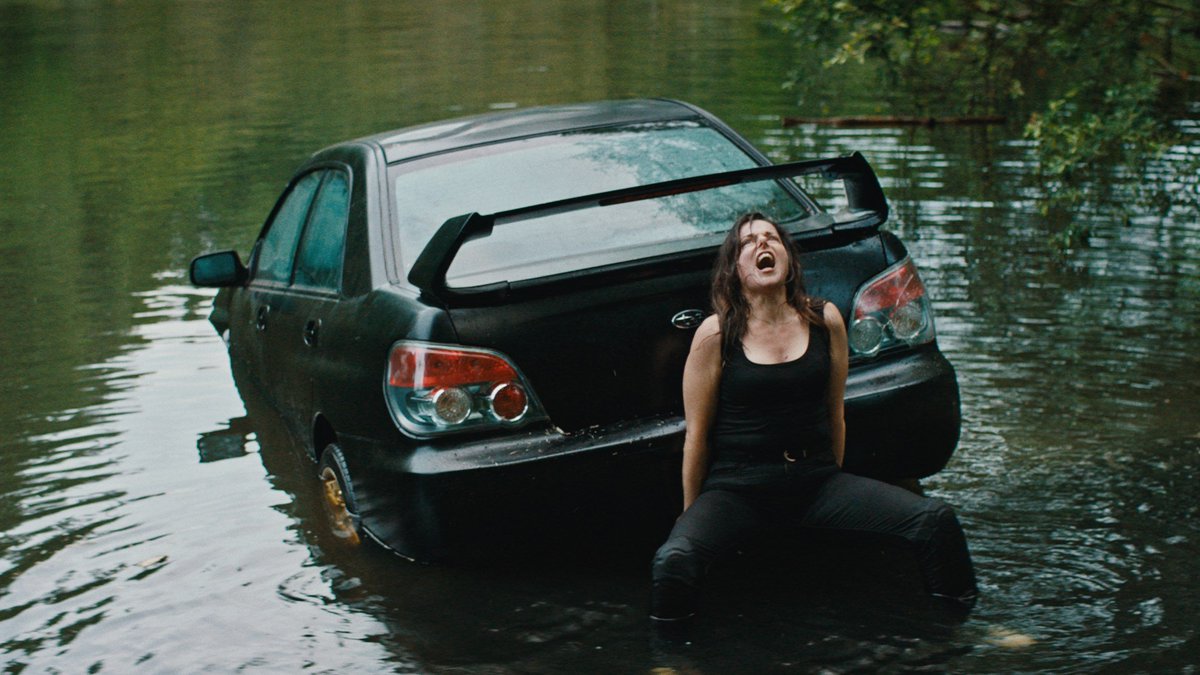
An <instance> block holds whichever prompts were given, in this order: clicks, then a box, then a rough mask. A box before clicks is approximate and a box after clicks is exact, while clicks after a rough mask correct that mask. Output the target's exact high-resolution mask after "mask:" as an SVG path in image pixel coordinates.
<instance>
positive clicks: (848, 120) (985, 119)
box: [783, 115, 1008, 127]
mask: <svg viewBox="0 0 1200 675" xmlns="http://www.w3.org/2000/svg"><path fill="white" fill-rule="evenodd" d="M1007 121H1008V120H1007V118H1005V117H1003V116H1001V115H975V116H967V117H910V116H906V115H863V116H857V117H854V116H852V117H784V118H783V126H785V127H794V126H798V125H801V124H816V125H818V126H827V127H935V126H940V125H948V126H962V125H970V124H1004V123H1005V122H1007Z"/></svg>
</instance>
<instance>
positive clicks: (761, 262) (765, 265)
mask: <svg viewBox="0 0 1200 675" xmlns="http://www.w3.org/2000/svg"><path fill="white" fill-rule="evenodd" d="M754 264H755V266H757V267H758V269H760V270H770V269H775V256H774V255H773V254H772V253H771V252H770V251H763V252H762V253H759V254H758V258H756V259H755V261H754Z"/></svg>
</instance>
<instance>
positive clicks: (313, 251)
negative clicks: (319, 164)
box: [294, 171, 350, 291]
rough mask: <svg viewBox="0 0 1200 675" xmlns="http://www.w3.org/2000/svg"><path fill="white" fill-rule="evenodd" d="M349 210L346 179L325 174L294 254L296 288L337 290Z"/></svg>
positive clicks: (339, 175)
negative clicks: (298, 246)
mask: <svg viewBox="0 0 1200 675" xmlns="http://www.w3.org/2000/svg"><path fill="white" fill-rule="evenodd" d="M349 210H350V180H349V178H348V177H347V176H346V174H345V173H343V172H341V171H329V172H327V177H326V179H325V182H324V183H322V184H321V191H320V193H318V194H317V200H316V202H314V204H313V208H312V214H311V215H310V216H309V218H308V227H307V228H305V230H304V237H303V239H301V241H300V250H299V252H297V253H296V274H295V279H294V283H295V284H296V285H297V286H306V287H310V288H321V289H329V290H334V291H336V290H338V289H339V287H340V286H341V280H342V252H343V250H344V249H345V244H346V218H347V215H348V214H349Z"/></svg>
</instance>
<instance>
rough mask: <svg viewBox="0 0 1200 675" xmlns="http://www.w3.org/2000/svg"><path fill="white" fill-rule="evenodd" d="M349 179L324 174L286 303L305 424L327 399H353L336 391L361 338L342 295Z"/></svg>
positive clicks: (332, 171) (298, 399)
mask: <svg viewBox="0 0 1200 675" xmlns="http://www.w3.org/2000/svg"><path fill="white" fill-rule="evenodd" d="M350 181H351V176H350V173H349V172H348V170H344V169H330V170H327V171H325V172H324V177H323V179H322V181H321V187H320V190H319V191H318V193H317V196H316V199H314V201H313V205H312V209H311V210H310V212H309V217H308V223H307V225H306V226H305V228H304V234H303V235H302V237H301V239H300V245H299V247H298V248H297V251H296V260H295V265H294V269H293V272H292V286H291V289H290V295H291V296H292V302H290V303H288V304H287V311H288V312H289V316H287V317H286V321H287V325H288V326H289V327H290V328H289V329H292V330H295V331H297V336H296V337H297V340H294V341H293V342H294V343H295V345H296V347H295V352H294V357H293V359H292V362H291V369H292V371H293V373H292V378H293V381H294V382H295V387H296V392H295V394H294V397H293V398H294V401H295V403H294V404H295V406H296V408H297V410H298V411H300V416H299V419H301V420H303V422H304V423H305V424H306V425H307V424H311V422H312V418H313V416H314V415H315V414H316V412H317V410H318V409H321V408H322V404H321V403H320V402H321V401H322V400H323V399H322V397H323V396H325V397H337V396H347V395H348V392H345V391H338V390H337V389H338V387H339V384H338V383H339V382H342V381H343V380H344V379H345V378H344V374H345V368H344V361H345V359H346V352H347V349H346V346H347V345H346V343H347V342H348V341H353V340H354V338H355V336H356V335H357V326H356V325H355V323H354V321H353V318H352V317H351V315H352V314H353V307H349V306H347V305H353V304H354V303H353V301H347V300H346V299H345V297H344V294H343V292H342V279H343V270H344V266H345V264H346V262H345V250H346V227H347V222H348V216H349V209H350ZM306 430H307V429H306ZM304 438H306V439H307V438H308V435H307V434H306V435H305V436H304ZM312 449H313V450H314V451H318V452H319V451H320V450H321V448H312Z"/></svg>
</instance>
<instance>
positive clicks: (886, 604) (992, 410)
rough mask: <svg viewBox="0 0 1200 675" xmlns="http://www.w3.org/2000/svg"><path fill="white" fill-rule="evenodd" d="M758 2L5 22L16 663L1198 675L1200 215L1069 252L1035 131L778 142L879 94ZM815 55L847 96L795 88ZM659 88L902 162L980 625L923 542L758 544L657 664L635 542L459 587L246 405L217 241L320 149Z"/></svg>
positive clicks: (893, 170)
mask: <svg viewBox="0 0 1200 675" xmlns="http://www.w3.org/2000/svg"><path fill="white" fill-rule="evenodd" d="M717 5H720V6H719V7H718V6H717ZM767 16H768V15H767V14H766V13H765V12H764V10H763V9H762V8H761V6H760V4H759V2H757V0H742V1H739V2H730V3H707V2H702V1H701V0H665V1H656V0H613V1H611V2H600V1H595V2H593V1H591V0H584V1H582V2H580V1H577V0H545V1H541V2H531V1H527V0H517V1H515V2H514V1H508V2H492V1H482V2H477V3H469V4H466V5H459V4H458V3H445V4H444V5H443V4H441V3H416V2H400V3H394V2H367V3H356V4H353V5H350V4H346V5H343V4H341V3H318V2H307V1H303V2H294V3H288V4H287V6H286V9H285V8H284V7H283V6H282V5H279V4H276V3H267V2H259V1H251V2H245V1H243V0H211V1H209V2H203V3H200V2H157V1H151V0H126V1H123V2H109V1H96V2H78V3H76V2H56V1H54V0H30V1H28V2H21V1H13V0H0V65H2V68H0V148H2V150H0V153H2V157H3V161H2V162H0V259H2V261H3V262H2V264H0V317H3V327H4V329H3V333H2V334H0V449H2V451H0V462H2V468H0V662H2V663H4V664H5V666H6V669H7V670H10V671H21V670H27V672H45V671H50V672H84V671H87V672H114V673H122V672H131V671H134V670H144V671H149V672H192V671H200V670H214V671H231V670H247V671H251V672H300V671H309V672H380V671H385V672H386V671H399V672H488V673H506V672H563V671H602V672H603V671H608V672H650V671H653V670H654V669H656V668H674V669H677V670H680V671H687V672H706V673H707V672H712V673H723V672H736V671H745V672H758V671H799V672H806V671H812V670H823V671H827V672H850V671H878V670H884V671H901V670H932V671H959V672H961V671H977V672H1011V671H1072V672H1074V671H1118V672H1129V671H1185V672H1189V671H1194V670H1195V669H1196V664H1197V662H1200V659H1198V658H1197V656H1196V655H1197V654H1200V638H1198V627H1200V586H1198V585H1197V584H1196V583H1195V582H1194V581H1193V573H1194V571H1195V569H1196V560H1197V559H1200V513H1198V510H1200V507H1198V506H1197V504H1200V415H1198V414H1197V413H1198V412H1200V406H1198V405H1197V403H1198V402H1200V384H1198V383H1200V355H1198V350H1197V347H1198V346H1200V226H1198V225H1197V223H1196V222H1194V221H1193V220H1192V219H1190V218H1189V217H1184V216H1183V215H1181V214H1177V217H1175V218H1168V219H1165V220H1163V219H1160V218H1157V217H1150V216H1146V217H1135V218H1134V219H1133V220H1132V221H1131V222H1129V223H1128V224H1126V223H1118V222H1114V221H1112V220H1109V219H1105V217H1104V216H1103V215H1100V214H1096V215H1093V216H1089V218H1091V222H1092V224H1093V236H1092V240H1091V246H1090V247H1088V248H1086V249H1082V250H1078V251H1074V252H1071V253H1069V254H1066V255H1063V254H1061V253H1059V252H1057V251H1055V250H1054V249H1053V248H1051V247H1048V246H1047V245H1046V244H1045V239H1046V237H1047V235H1046V231H1045V226H1044V223H1043V221H1042V220H1041V218H1040V216H1038V215H1037V210H1036V205H1035V204H1034V202H1033V201H1032V196H1031V193H1030V192H1029V190H1028V178H1029V175H1030V172H1031V165H1030V162H1029V154H1028V153H1029V150H1030V149H1029V148H1028V147H1027V146H1026V145H1025V144H1024V143H1023V142H1022V141H1020V140H1019V138H1020V125H1019V121H1018V122H1017V123H1014V124H1013V125H1012V126H1008V127H1003V126H1002V127H990V128H979V127H976V128H945V127H943V128H937V129H932V130H931V129H904V130H896V129H883V130H880V129H872V130H866V131H864V130H848V129H829V128H819V127H815V126H801V127H795V128H783V126H782V125H781V123H780V121H781V118H782V117H783V116H786V115H810V116H812V115H820V114H827V113H835V114H836V113H843V114H848V113H860V112H872V111H876V110H882V111H886V108H881V106H882V105H883V104H882V102H881V101H882V99H879V100H876V99H873V98H872V97H871V96H870V95H869V94H870V93H871V91H872V90H871V89H869V88H865V87H859V86H856V84H855V82H854V81H842V80H840V79H839V78H838V77H835V76H831V75H830V74H828V73H824V72H821V71H819V69H817V67H816V65H815V64H814V63H813V62H812V60H811V58H809V57H808V56H807V55H806V54H805V53H804V51H803V50H802V49H798V48H797V47H795V46H794V45H791V44H790V43H789V42H788V40H787V38H786V36H784V35H783V34H781V33H780V32H778V31H777V30H775V29H774V28H773V27H772V26H771V25H770V23H769V22H768V21H767V20H766V17H767ZM796 72H800V73H805V74H806V77H807V76H808V75H807V74H811V78H812V81H818V82H822V83H824V85H825V87H826V89H827V91H826V94H825V95H824V96H823V97H815V96H814V94H813V93H812V88H809V89H807V90H805V91H806V93H805V94H804V105H803V106H798V105H797V98H798V96H799V93H798V91H799V90H796V89H785V88H784V87H783V86H782V85H783V83H784V82H786V81H788V80H789V78H791V77H792V75H793V74H794V73H796ZM631 96H669V97H675V98H682V99H685V100H689V101H692V102H694V103H697V104H699V105H701V106H704V107H706V108H708V109H710V110H712V111H713V112H715V113H716V114H718V115H719V116H721V117H723V118H724V119H726V120H727V121H729V122H730V123H731V124H732V125H733V126H734V127H735V128H737V129H739V130H740V131H742V132H743V133H745V134H746V135H748V136H749V137H750V138H751V139H752V140H753V141H754V142H755V143H757V144H758V145H759V146H760V147H763V148H765V149H767V150H768V152H769V154H770V155H771V156H772V157H773V158H774V159H775V160H776V161H784V160H789V159H799V158H804V157H811V156H815V155H825V154H842V153H845V152H849V151H852V150H860V151H862V152H863V153H864V154H865V155H867V157H868V159H869V160H870V161H871V162H872V164H873V165H874V166H875V167H876V169H877V171H878V172H879V173H880V174H881V178H882V180H883V182H884V186H885V189H887V190H888V193H889V195H890V197H891V199H892V205H893V213H894V214H895V222H894V223H892V224H891V227H892V228H893V229H895V230H896V231H897V232H899V233H900V234H901V236H902V237H903V238H904V240H905V241H906V242H907V244H908V245H909V248H910V251H911V253H912V255H913V257H914V259H915V260H916V261H917V263H918V265H919V266H920V268H921V270H922V274H923V276H924V279H925V282H926V284H927V286H928V287H929V288H930V290H931V292H932V294H933V296H934V298H935V299H936V303H935V309H936V311H937V316H938V331H939V340H940V343H941V346H942V349H943V351H944V352H945V353H946V354H947V356H948V357H949V358H950V360H951V361H952V362H953V363H954V365H955V366H956V367H957V369H958V375H959V383H960V386H961V388H962V398H963V400H962V411H963V417H964V428H963V436H962V441H961V444H960V446H959V449H958V451H957V454H956V455H955V457H954V458H953V459H952V461H951V463H950V465H949V466H948V467H947V468H946V470H944V471H943V472H941V473H939V474H938V475H936V476H934V477H932V478H929V479H927V480H925V481H924V482H923V484H924V488H925V490H926V491H927V493H929V494H931V495H934V496H937V497H939V498H942V499H944V500H946V501H948V502H949V503H951V504H952V505H954V506H955V507H956V509H957V510H958V513H959V515H960V517H961V519H962V522H963V525H964V527H965V529H966V532H967V534H968V538H969V541H970V544H971V547H972V552H973V555H974V559H975V563H976V566H977V572H978V574H979V577H980V583H981V586H982V592H983V595H982V599H981V601H980V603H979V605H978V606H977V608H976V610H975V611H974V613H972V614H971V615H970V617H969V618H968V619H967V620H966V621H965V622H961V623H960V622H958V621H956V620H954V619H953V618H952V617H948V616H946V615H945V614H944V613H942V612H941V611H939V610H938V608H936V607H933V606H931V605H929V604H928V601H926V600H925V598H924V597H923V596H922V594H921V593H920V589H919V584H918V582H917V581H916V577H915V575H914V573H913V570H912V569H911V563H909V562H908V561H907V560H906V559H905V558H904V556H901V555H897V554H895V553H894V552H887V551H876V550H873V549H867V550H856V551H823V552H812V551H807V552H806V551H785V552H783V553H780V554H778V555H764V554H749V555H748V557H747V559H746V560H737V561H732V562H731V563H730V564H729V566H728V567H727V568H726V569H724V570H723V571H722V573H721V574H719V581H720V583H719V584H718V585H717V587H716V588H715V589H714V590H713V592H712V593H711V594H710V595H709V597H708V599H707V605H706V613H705V615H704V617H703V618H702V619H701V621H700V622H699V625H697V626H696V631H695V633H694V636H693V638H694V639H693V642H692V644H690V645H676V646H671V645H662V644H660V643H658V642H656V641H654V640H652V639H651V636H650V634H649V632H648V626H647V621H646V617H645V614H646V609H647V596H648V590H649V588H648V587H649V564H648V556H649V553H650V552H649V551H646V550H643V549H641V548H639V547H637V546H629V547H620V546H617V547H613V548H611V549H605V550H604V551H599V552H596V553H594V554H589V555H586V556H579V557H576V558H575V559H568V560H554V561H548V560H540V559H539V560H527V561H517V562H513V561H496V563H495V564H494V565H486V564H479V565H472V566H467V567H452V566H448V567H430V566H419V565H412V564H409V563H406V562H404V561H403V560H401V559H399V558H396V557H393V556H391V555H389V554H387V553H385V552H383V551H381V550H379V549H377V548H373V547H370V546H368V547H365V548H363V549H359V550H348V549H346V548H344V547H342V546H340V545H339V542H338V541H337V540H335V539H333V538H332V537H331V536H328V535H327V534H325V531H324V530H323V521H322V518H321V513H320V509H319V504H318V502H317V493H316V483H315V480H314V479H313V475H312V474H313V473H314V469H313V467H312V466H311V465H310V464H307V463H305V462H304V461H301V460H300V459H299V455H298V452H297V449H296V447H295V446H294V444H293V442H292V440H291V439H290V438H289V436H288V435H287V434H286V433H285V432H284V431H283V430H282V429H281V428H280V425H279V422H278V421H277V420H275V419H274V418H273V417H272V415H271V414H270V409H269V408H267V407H266V406H264V405H263V404H262V403H261V402H260V401H258V400H257V399H256V398H255V397H254V395H253V394H252V393H247V392H241V393H240V392H239V391H238V389H237V388H236V387H235V385H234V381H233V379H232V376H231V372H230V365H229V362H228V358H227V356H226V353H225V349H224V346H223V345H222V343H221V341H220V340H219V339H218V338H217V336H216V335H215V334H214V333H213V331H212V330H211V327H210V326H209V325H208V323H207V313H208V310H209V307H210V303H211V293H209V292H207V291H202V290H197V289H194V288H191V287H190V286H189V285H188V284H187V283H186V277H185V268H186V265H187V263H188V261H189V260H190V258H191V257H192V256H193V255H195V254H197V253H200V252H204V251H209V250H216V249H220V248H238V249H240V250H241V251H242V253H243V255H244V254H245V253H246V251H247V249H248V247H249V245H250V243H251V242H252V240H253V237H254V235H255V234H256V232H257V230H258V228H259V227H260V225H261V223H262V220H263V218H264V217H265V215H266V213H267V211H268V209H269V208H270V207H271V205H272V203H273V201H274V198H275V196H276V194H277V192H278V191H279V190H280V188H281V187H282V186H283V184H284V182H285V181H286V180H287V179H288V178H289V177H290V172H291V170H292V169H293V168H294V167H296V166H297V165H298V164H299V163H300V162H301V161H302V159H303V158H304V157H305V155H306V154H307V153H308V152H311V151H312V150H314V149H316V148H319V147H322V146H324V145H328V144H330V143H333V142H336V141H338V140H342V139H345V138H350V137H354V136H359V135H365V134H368V133H371V132H375V131H380V130H384V129H389V128H396V127H400V126H405V125H408V124H413V123H418V122H424V121H430V120H436V119H441V118H445V117H449V116H455V115H460V114H469V113H476V112H484V111H488V110H492V109H507V108H511V107H517V106H529V105H537V104H546V103H558V102H569V101H578V100H592V99H608V98H625V97H631ZM1192 113H1193V115H1194V116H1196V117H1198V118H1200V108H1197V107H1193V109H1192ZM1181 124H1186V122H1181ZM1189 128H1193V129H1194V127H1189ZM1194 130H1196V129H1194ZM1196 131H1197V133H1200V130H1196ZM1198 149H1200V138H1198V139H1197V142H1196V143H1194V144H1192V146H1191V151H1192V152H1196V151H1198ZM1186 152H1188V148H1183V147H1181V148H1175V149H1173V151H1172V153H1173V156H1176V157H1177V156H1180V155H1182V154H1184V153H1186ZM481 507H482V508H486V506H485V505H481ZM1014 634H1016V635H1020V636H1026V637H1027V638H1029V639H1028V640H1025V641H1023V644H1019V643H1018V642H1019V641H1018V640H1016V639H1014V638H1013V637H1012V636H1013V635H1014Z"/></svg>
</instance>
